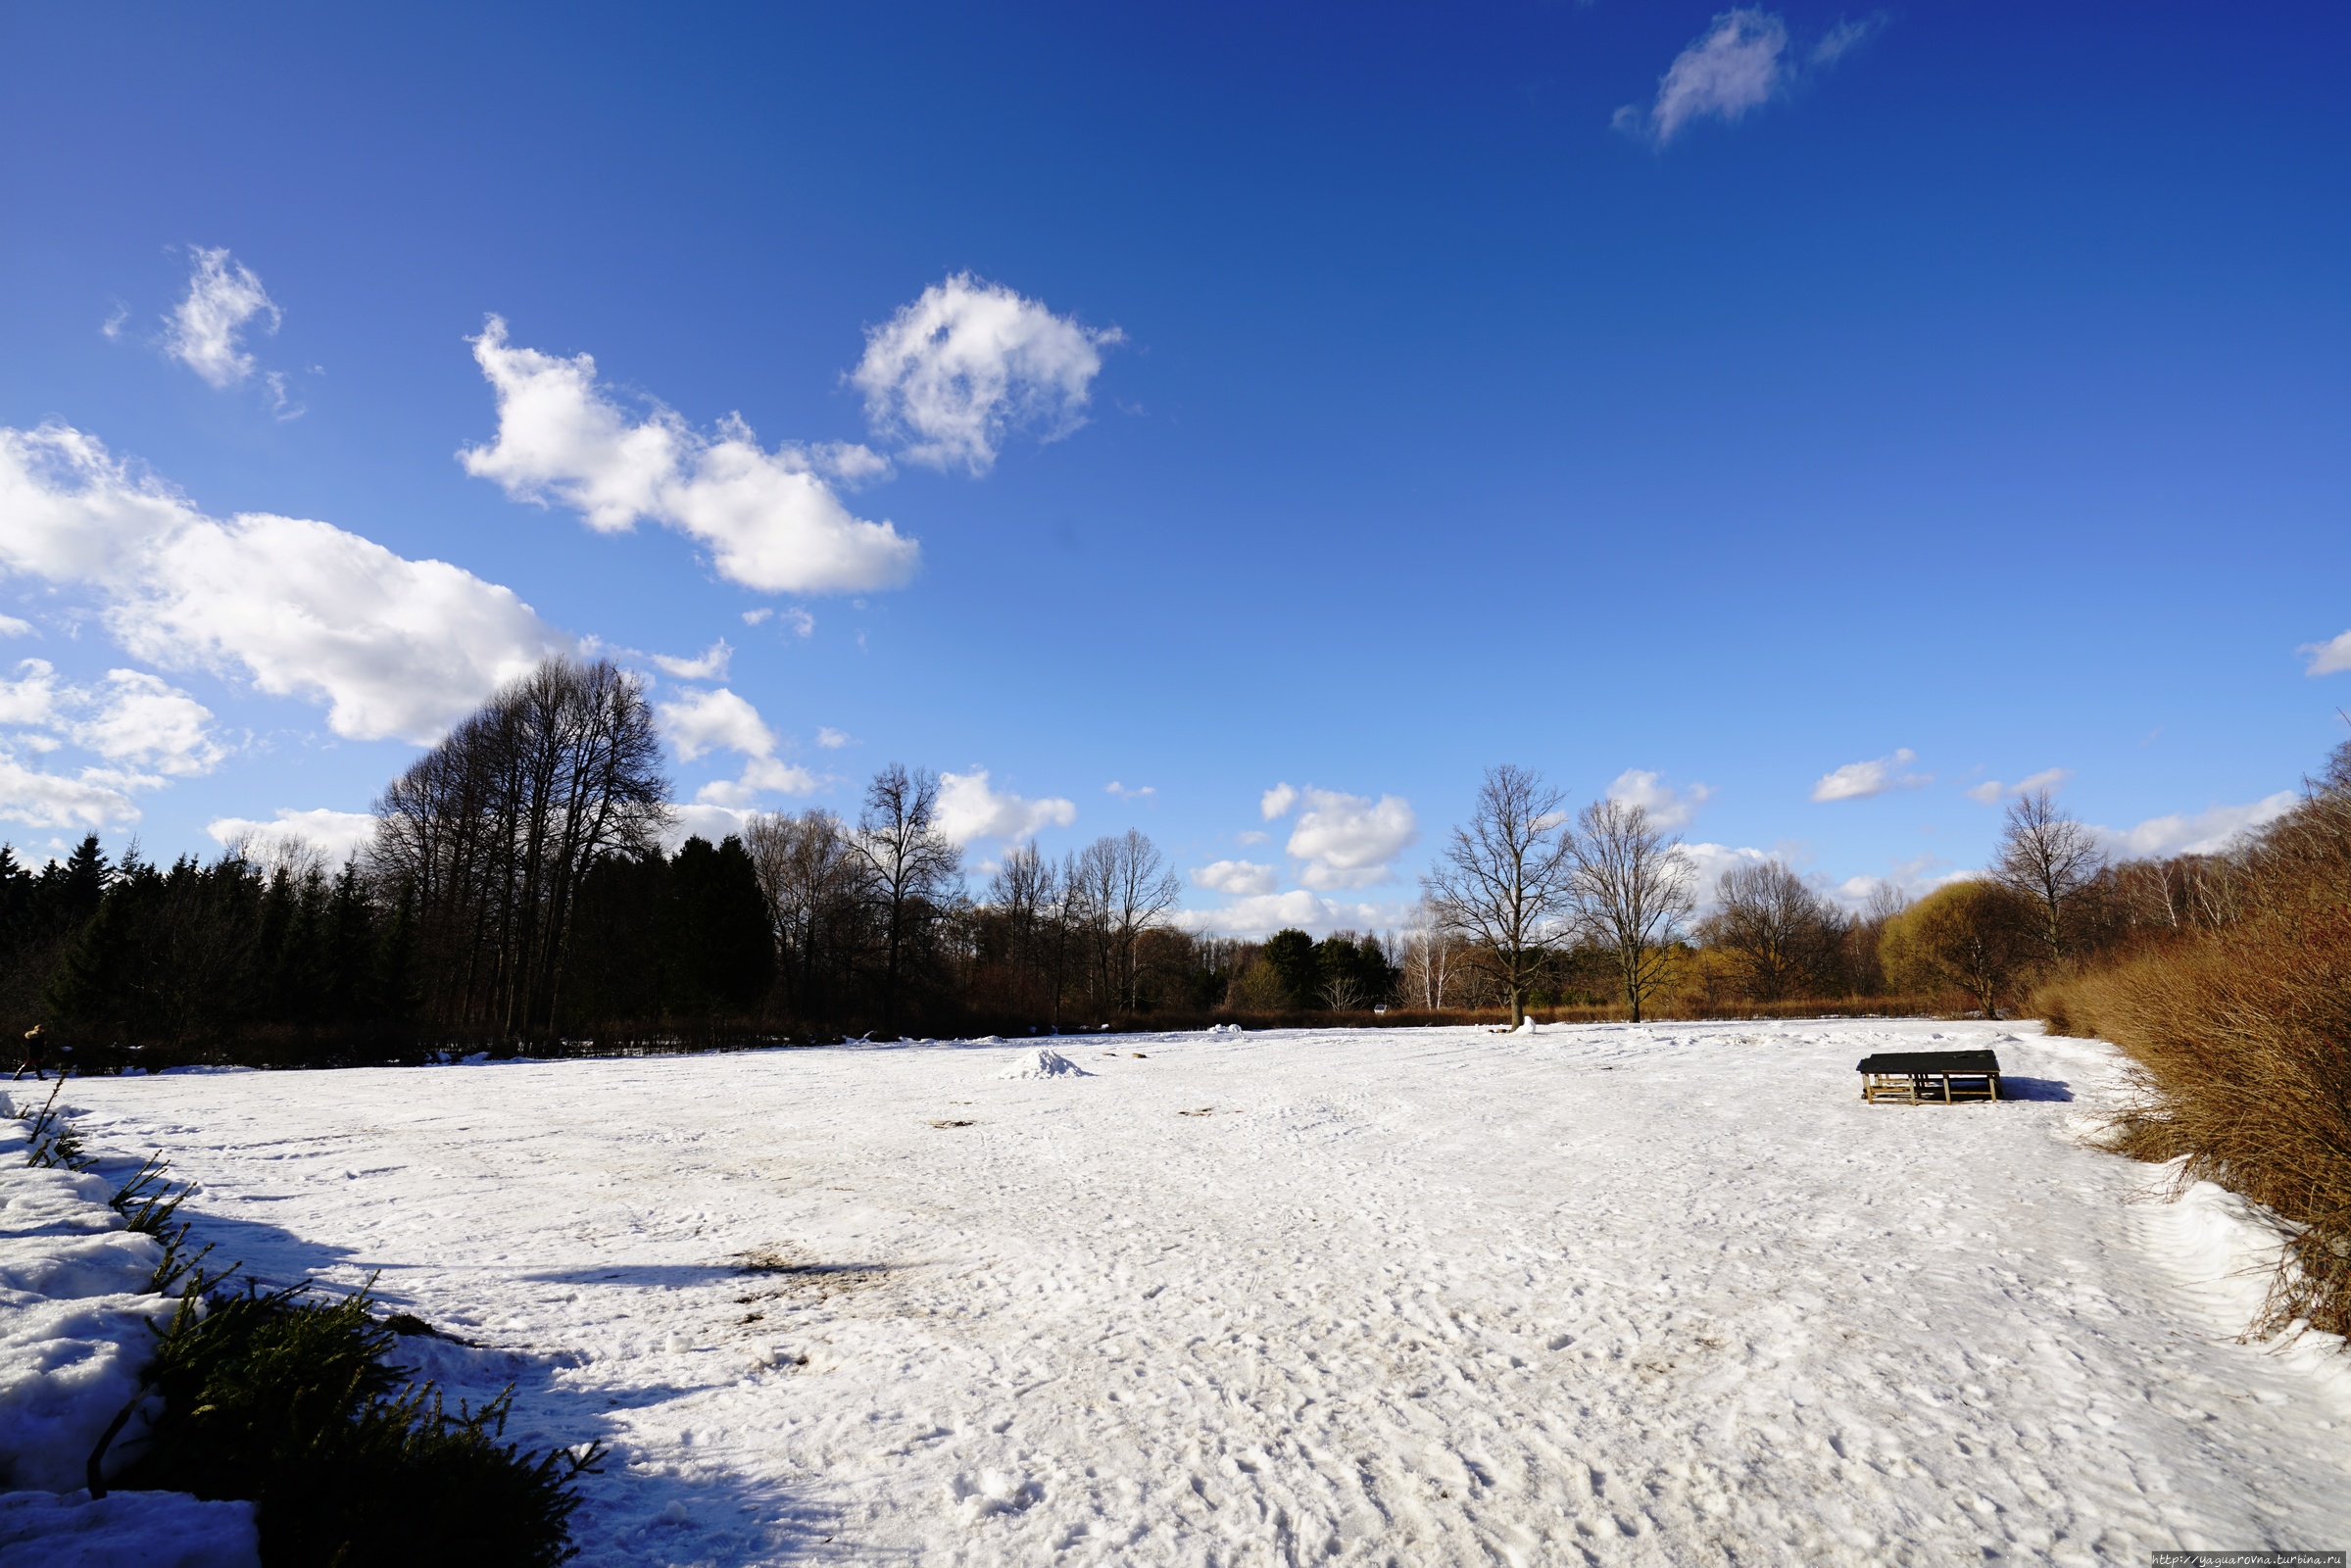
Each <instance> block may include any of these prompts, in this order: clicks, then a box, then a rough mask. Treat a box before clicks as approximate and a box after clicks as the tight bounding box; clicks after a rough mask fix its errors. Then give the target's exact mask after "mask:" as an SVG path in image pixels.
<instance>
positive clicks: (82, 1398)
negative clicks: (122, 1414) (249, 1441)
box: [0, 1096, 260, 1568]
mask: <svg viewBox="0 0 2351 1568" xmlns="http://www.w3.org/2000/svg"><path fill="white" fill-rule="evenodd" d="M14 1108H15V1107H13V1106H11V1105H10V1104H9V1103H8V1101H7V1097H5V1096H0V1558H6V1559H8V1560H11V1561H14V1560H16V1554H15V1553H14V1552H12V1551H10V1550H9V1549H8V1548H10V1547H13V1546H17V1545H20V1544H24V1543H28V1542H33V1541H36V1540H37V1541H39V1542H40V1543H41V1544H42V1550H41V1551H40V1552H39V1553H38V1560H40V1561H41V1562H43V1563H47V1564H71V1563H90V1564H97V1563H132V1562H136V1563H170V1564H185V1565H187V1568H229V1565H239V1568H243V1565H250V1564H254V1563H258V1562H259V1561H260V1557H259V1550H260V1548H259V1546H258V1544H257V1538H256V1537H255V1535H254V1524H253V1505H252V1504H251V1503H246V1502H220V1503H210V1502H198V1501H197V1500H196V1499H195V1498H193V1497H188V1496H183V1495H179V1494H177V1493H162V1492H158V1493H137V1494H124V1495H122V1496H119V1497H112V1496H110V1497H106V1498H101V1499H98V1500H96V1501H93V1500H92V1499H91V1498H90V1496H89V1495H88V1494H87V1493H86V1492H81V1491H79V1490H77V1489H79V1488H80V1487H81V1486H82V1484H83V1482H84V1480H85V1476H84V1467H85V1466H86V1465H87V1463H88V1460H89V1455H90V1450H91V1449H93V1448H95V1447H96V1446H98V1440H99V1438H100V1437H101V1436H103V1435H104V1433H105V1431H106V1429H107V1427H108V1426H109V1425H110V1424H111V1423H112V1422H113V1421H114V1418H115V1414H116V1412H118V1411H119V1410H121V1409H122V1407H123V1406H124V1405H125V1404H129V1403H130V1402H132V1401H133V1400H135V1399H137V1398H138V1397H139V1394H140V1389H141V1387H142V1385H141V1383H140V1377H139V1374H140V1372H141V1371H142V1370H143V1369H144V1368H145V1366H146V1363H147V1361H148V1359H149V1357H150V1356H151V1355H152V1354H153V1350H154V1346H155V1335H154V1334H153V1333H151V1332H150V1325H153V1326H154V1327H155V1328H161V1327H162V1326H163V1325H164V1324H165V1323H166V1322H167V1321H169V1320H170V1318H171V1313H172V1311H173V1310H174V1309H175V1308H176V1306H177V1304H178V1303H177V1302H176V1301H174V1300H173V1299H171V1298H169V1297H163V1296H154V1295H147V1294H143V1293H144V1292H145V1290H146V1286H147V1284H148V1282H149V1280H150V1279H151V1278H152V1277H153V1276H154V1273H155V1269H156V1265H157V1264H159V1263H161V1262H162V1261H163V1256H164V1250H163V1245H162V1244H161V1243H160V1242H158V1241H157V1240H156V1239H155V1238H154V1237H152V1236H144V1235H135V1234H133V1233H131V1232H129V1231H126V1230H124V1229H123V1225H124V1220H123V1217H122V1215H121V1214H119V1213H117V1212H116V1211H115V1209H114V1208H113V1206H112V1205H111V1204H110V1203H109V1202H108V1200H109V1199H110V1198H111V1197H112V1196H113V1194H114V1188H113V1186H112V1184H111V1183H109V1182H108V1181H107V1180H106V1178H104V1177H103V1176H97V1175H93V1174H91V1173H89V1172H87V1171H70V1170H54V1169H35V1168H33V1167H31V1166H29V1165H27V1164H25V1163H24V1160H25V1157H26V1155H27V1154H28V1153H29V1152H30V1144H31V1128H30V1126H29V1124H28V1123H27V1122H25V1121H24V1120H23V1119H21V1118H19V1117H17V1116H16V1115H14V1114H12V1112H13V1110H14ZM146 1414H147V1412H146V1411H145V1410H144V1409H142V1410H141V1411H140V1412H138V1413H137V1414H135V1415H133V1417H132V1418H131V1420H130V1422H129V1424H128V1425H126V1426H125V1427H124V1428H123V1430H122V1434H121V1435H120V1436H119V1437H118V1438H117V1439H116V1441H115V1443H114V1445H113V1446H111V1447H109V1448H108V1450H107V1457H106V1462H105V1465H104V1470H103V1473H104V1474H106V1475H108V1476H112V1475H114V1474H117V1473H118V1472H120V1471H121V1469H122V1466H123V1464H124V1463H125V1462H126V1461H127V1459H128V1457H129V1456H130V1454H131V1453H132V1452H133V1450H134V1446H135V1445H136V1444H137V1442H138V1440H139V1437H140V1435H141V1433H142V1431H143V1429H144V1426H145V1420H144V1417H145V1415H146ZM58 1494H65V1495H62V1496H61V1495H58ZM25 1560H27V1561H30V1560H33V1559H32V1557H30V1556H28V1557H26V1558H25Z"/></svg>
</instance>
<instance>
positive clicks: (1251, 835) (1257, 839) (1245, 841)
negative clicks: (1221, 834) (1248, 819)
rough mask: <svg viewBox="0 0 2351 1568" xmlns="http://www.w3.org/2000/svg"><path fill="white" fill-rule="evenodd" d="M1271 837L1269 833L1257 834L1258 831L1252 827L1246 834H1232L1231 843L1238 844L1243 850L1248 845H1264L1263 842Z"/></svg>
mask: <svg viewBox="0 0 2351 1568" xmlns="http://www.w3.org/2000/svg"><path fill="white" fill-rule="evenodd" d="M1272 837H1273V835H1272V834H1270V833H1260V832H1258V831H1257V830H1256V829H1255V828H1253V827H1252V828H1250V829H1249V831H1248V832H1246V833H1236V834H1234V835H1233V842H1234V843H1235V844H1239V845H1241V846H1243V847H1244V848H1246V847H1248V846H1249V845H1251V844H1263V843H1265V842H1266V841H1267V840H1268V839H1271V838H1272Z"/></svg>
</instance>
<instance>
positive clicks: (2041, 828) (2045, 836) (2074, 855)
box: [1994, 789, 2106, 961]
mask: <svg viewBox="0 0 2351 1568" xmlns="http://www.w3.org/2000/svg"><path fill="white" fill-rule="evenodd" d="M2105 863H2106V858H2105V856H2104V855H2103V854H2102V853H2100V851H2099V849H2098V841H2097V840H2096V839H2095V838H2093V837H2091V835H2090V831H2089V829H2088V828H2086V827H2083V826H2082V824H2081V823H2080V822H2079V821H2077V820H2075V819H2074V818H2073V817H2072V816H2070V815H2068V814H2067V813H2065V812H2063V811H2061V810H2059V809H2057V803H2056V801H2055V799H2054V798H2053V797H2052V796H2051V795H2050V794H2049V792H2048V791H2047V790H2045V789H2041V790H2030V791H2027V792H2026V793H2025V794H2024V795H2022V796H2020V797H2019V798H2018V799H2016V800H2014V801H2012V802H2010V803H2009V807H2008V822H2007V827H2006V829H2005V830H2004V831H2003V833H2002V834H2001V838H2000V856H1999V859H1998V861H1997V862H1996V863H1995V866H1994V875H1995V876H1996V877H1997V878H1998V879H1999V881H2000V882H2001V883H2002V884H2003V885H2004V886H2006V887H2007V888H2008V889H2009V891H2011V892H2012V893H2015V894H2016V895H2017V896H2018V897H2019V898H2021V899H2024V900H2025V901H2026V902H2027V903H2029V904H2031V905H2032V906H2033V911H2034V924H2035V926H2036V927H2037V928H2038V930H2037V932H2036V935H2037V936H2038V938H2039V942H2040V946H2041V947H2042V949H2043V950H2044V952H2045V953H2046V956H2048V957H2049V958H2050V959H2051V960H2052V961H2054V960H2055V959H2057V958H2059V957H2061V956H2064V953H2065V948H2066V914H2067V911H2068V910H2069V909H2070V908H2071V907H2072V906H2073V904H2074V902H2075V900H2076V899H2078V898H2079V897H2080V896H2081V895H2082V892H2083V890H2084V889H2086V888H2087V887H2088V886H2089V885H2090V883H2091V881H2092V880H2093V879H2094V878H2095V877H2096V876H2097V874H2098V871H2099V870H2100V868H2101V867H2103V866H2104V865H2105Z"/></svg>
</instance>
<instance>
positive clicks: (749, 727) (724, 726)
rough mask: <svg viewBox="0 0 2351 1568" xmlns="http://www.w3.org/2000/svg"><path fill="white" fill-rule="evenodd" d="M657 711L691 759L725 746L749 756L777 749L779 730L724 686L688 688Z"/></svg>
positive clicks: (664, 730)
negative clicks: (694, 689) (775, 729)
mask: <svg viewBox="0 0 2351 1568" xmlns="http://www.w3.org/2000/svg"><path fill="white" fill-rule="evenodd" d="M654 713H655V715H656V716H657V717H659V718H660V719H661V732H662V733H663V734H665V735H667V736H668V737H669V744H670V745H672V746H674V747H676V748H677V755H678V756H679V757H680V758H682V759H684V760H686V761H689V762H691V761H693V760H695V759H696V758H698V757H700V756H702V755H703V754H704V753H706V752H712V751H718V750H722V749H723V750H725V751H730V752H741V753H742V754H743V755H744V756H746V757H767V756H770V755H772V754H773V753H774V751H775V731H773V730H771V729H769V728H768V727H767V724H766V721H765V720H763V719H761V718H760V717H759V710H758V709H756V708H754V707H752V706H751V704H749V703H748V702H745V701H744V700H743V699H742V698H740V697H737V696H736V695H735V694H734V693H733V692H730V691H728V690H727V689H726V688H725V687H723V686H721V687H719V688H717V689H716V690H715V691H707V692H706V691H688V692H686V693H683V694H682V695H681V696H679V698H678V699H677V700H676V701H675V702H667V703H657V704H655V705H654Z"/></svg>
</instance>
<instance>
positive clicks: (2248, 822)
mask: <svg viewBox="0 0 2351 1568" xmlns="http://www.w3.org/2000/svg"><path fill="white" fill-rule="evenodd" d="M2300 799H2301V797H2300V796H2298V795H2296V794H2295V793H2294V792H2293V791H2292V790H2279V791H2278V793H2277V794H2275V795H2266V796H2264V797H2262V798H2261V799H2260V800H2258V801H2254V802H2252V803H2250V804H2248V805H2244V806H2213V807H2207V808H2206V809H2203V810H2201V811H2197V812H2195V813H2193V814H2192V815H2190V814H2187V813H2184V812H2178V811H2175V812H2173V813H2172V814H2171V815H2169V816H2151V817H2149V818H2147V819H2146V820H2145V821H2144V822H2141V823H2139V824H2138V825H2137V826H2135V827H2130V828H2121V829H2117V828H2110V827H2097V826H2092V827H2091V828H2090V831H2091V832H2092V833H2094V834H2096V835H2097V838H2098V843H2099V847H2100V848H2102V849H2104V850H2105V851H2106V853H2107V854H2109V855H2111V856H2114V857H2115V858H2118V859H2142V858H2161V857H2165V856H2173V855H2217V854H2219V853H2220V852H2221V851H2223V850H2226V849H2228V848H2229V845H2230V844H2232V843H2234V842H2235V841H2236V840H2237V839H2238V838H2240V837H2242V836H2243V835H2245V834H2247V833H2250V832H2252V831H2253V830H2254V829H2255V828H2258V827H2261V826H2263V825H2264V824H2266V823H2269V822H2273V821H2275V820H2277V819H2278V817H2280V816H2283V815H2284V814H2285V813H2286V812H2288V811H2290V810H2292V809H2294V803H2295V802H2297V801H2299V800H2300Z"/></svg>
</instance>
